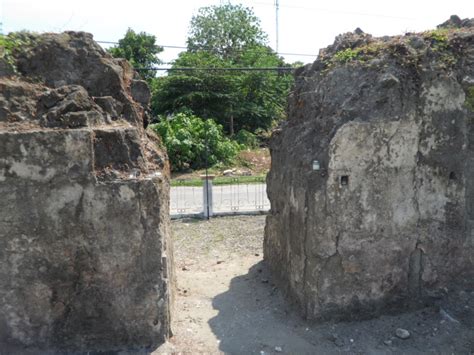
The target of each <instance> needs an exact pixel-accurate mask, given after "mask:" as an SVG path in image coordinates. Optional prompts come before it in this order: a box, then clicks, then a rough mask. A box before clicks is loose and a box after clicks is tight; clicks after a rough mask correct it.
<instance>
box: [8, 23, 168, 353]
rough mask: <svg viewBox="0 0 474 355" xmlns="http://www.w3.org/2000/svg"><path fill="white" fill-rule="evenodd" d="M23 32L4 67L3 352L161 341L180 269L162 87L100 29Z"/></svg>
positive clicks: (139, 346) (118, 347)
mask: <svg viewBox="0 0 474 355" xmlns="http://www.w3.org/2000/svg"><path fill="white" fill-rule="evenodd" d="M23 36H24V39H25V42H24V43H26V44H25V45H24V46H22V47H21V48H18V49H16V50H15V51H14V52H13V56H14V59H15V66H16V71H15V72H13V71H10V72H6V71H4V72H2V75H1V76H0V89H1V90H0V196H1V198H0V353H2V354H22V353H42V354H43V353H51V354H58V353H68V354H69V353H85V352H101V351H109V352H110V351H112V352H113V351H131V352H139V351H141V352H147V351H148V352H150V351H152V350H153V349H155V348H156V347H157V346H158V345H159V344H161V343H162V342H163V341H165V339H166V338H167V337H168V335H169V332H170V309H171V292H172V279H173V274H172V260H171V256H172V250H171V244H170V241H169V240H168V237H169V236H168V234H169V233H168V230H169V168H168V163H167V158H166V155H165V153H164V152H163V151H161V150H159V149H158V146H157V143H159V141H158V138H156V137H155V136H153V135H152V134H150V133H149V132H147V131H146V130H145V129H144V126H145V125H146V117H147V110H148V101H149V91H148V88H147V87H146V85H144V84H143V82H141V81H137V80H135V74H134V72H133V70H132V68H131V67H130V65H129V64H128V63H127V62H126V61H122V60H116V59H113V58H112V57H110V56H109V55H108V54H106V53H105V52H104V51H103V50H102V49H101V48H100V46H98V45H97V44H96V43H95V42H94V41H93V39H92V36H91V35H89V34H86V33H75V32H66V33H62V34H43V35H29V34H24V35H23ZM132 87H133V89H132Z"/></svg>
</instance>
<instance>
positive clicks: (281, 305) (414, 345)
mask: <svg viewBox="0 0 474 355" xmlns="http://www.w3.org/2000/svg"><path fill="white" fill-rule="evenodd" d="M473 296H474V293H472V294H470V295H469V297H468V298H467V299H465V300H462V299H459V297H456V298H455V302H456V305H455V306H453V305H452V302H450V303H451V306H450V303H446V304H445V305H444V307H451V308H450V309H451V310H453V312H454V313H451V314H455V315H456V317H458V318H459V319H460V322H458V321H452V320H450V319H447V318H446V317H444V316H443V313H442V312H440V308H439V306H437V307H430V308H425V309H421V310H418V311H416V312H409V313H404V314H401V315H397V316H382V317H379V318H376V319H372V320H367V321H360V322H341V323H332V322H326V323H311V322H308V321H305V320H303V319H302V318H301V317H299V316H298V312H297V310H296V309H294V307H291V306H289V304H288V302H286V301H285V300H284V299H283V297H282V295H281V294H280V292H279V290H278V289H277V288H276V287H275V286H274V285H273V284H272V281H271V279H270V277H269V272H268V270H267V268H266V266H265V263H264V262H259V263H258V264H255V265H254V266H252V267H251V268H250V269H249V270H248V273H247V274H245V275H241V276H237V277H234V278H233V279H232V280H231V282H230V286H229V289H228V291H226V292H224V293H221V294H219V295H217V296H216V297H215V298H214V299H213V302H212V306H213V308H214V309H216V310H218V312H219V313H218V315H217V316H215V317H214V318H212V319H210V320H209V325H210V327H211V329H212V332H213V333H214V334H215V335H216V337H217V338H218V339H219V341H220V343H219V350H220V351H222V352H224V353H226V354H259V355H263V354H340V353H352V354H359V353H361V354H400V353H403V354H426V353H430V354H446V353H456V354H474V329H473V327H472V319H471V317H470V316H469V317H468V318H469V319H463V316H462V309H464V310H469V311H470V310H471V308H472V309H474V297H473ZM453 307H454V308H453ZM454 309H456V310H454ZM451 310H449V312H451ZM397 328H404V329H407V330H409V331H410V333H411V336H410V338H409V339H406V340H402V339H399V338H397V337H396V336H395V330H396V329H397Z"/></svg>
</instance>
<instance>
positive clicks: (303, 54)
mask: <svg viewBox="0 0 474 355" xmlns="http://www.w3.org/2000/svg"><path fill="white" fill-rule="evenodd" d="M96 42H97V43H102V44H113V45H117V44H119V43H118V42H112V41H96ZM157 46H159V47H163V48H173V49H188V47H185V46H174V45H164V44H157ZM201 50H202V51H204V52H211V51H213V49H211V48H204V49H201ZM235 51H236V52H242V50H235ZM277 54H280V55H291V56H302V57H317V56H318V55H317V54H309V53H283V52H279V53H277Z"/></svg>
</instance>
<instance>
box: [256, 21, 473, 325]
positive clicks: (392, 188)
mask: <svg viewBox="0 0 474 355" xmlns="http://www.w3.org/2000/svg"><path fill="white" fill-rule="evenodd" d="M453 19H454V20H456V19H457V17H452V19H451V22H450V21H448V22H447V23H445V24H443V25H442V26H441V27H440V28H439V29H437V30H434V31H427V32H424V33H420V34H410V33H408V34H406V35H403V36H396V37H383V38H373V37H372V36H370V35H368V34H365V33H363V32H362V31H361V30H357V31H356V32H354V33H346V34H344V35H341V36H338V37H337V38H336V41H335V43H334V44H333V45H332V46H329V47H328V48H326V49H323V50H322V51H321V52H320V56H319V58H318V60H316V61H315V62H314V63H313V64H312V65H307V66H306V67H304V68H302V69H300V70H299V71H298V72H297V73H296V84H295V87H294V90H293V92H292V94H291V96H290V100H289V108H288V113H289V119H288V121H287V122H285V123H284V124H283V125H282V126H281V127H280V129H279V130H278V131H277V132H275V133H274V135H273V137H272V141H271V155H272V167H271V171H270V174H269V176H268V178H267V184H268V188H267V189H268V194H269V198H270V202H271V213H270V215H269V216H268V218H267V225H266V233H265V243H264V251H265V260H266V261H267V262H268V264H269V266H270V268H271V270H272V272H273V274H274V276H275V278H276V279H277V280H278V283H279V285H280V286H281V287H282V288H283V289H284V291H285V293H286V294H287V295H288V297H289V299H291V300H293V301H295V302H296V303H297V304H298V305H299V306H300V308H301V311H302V313H303V314H304V315H305V316H306V317H308V318H312V319H321V318H322V319H328V318H333V319H343V318H344V319H347V318H349V319H353V318H367V317H371V316H374V315H377V314H380V313H381V312H386V311H391V310H396V309H400V308H405V307H406V306H419V305H420V304H424V303H432V302H433V300H434V299H436V298H438V297H442V296H443V295H445V294H446V292H448V291H451V290H452V289H453V288H459V289H463V288H464V289H468V290H469V289H471V290H472V289H473V288H474V179H473V178H472V177H473V174H474V125H473V122H474V27H472V26H470V25H471V24H472V21H468V20H465V21H461V20H460V21H461V22H459V24H457V25H456V24H455V22H453V21H452V20H453ZM456 23H457V22H456ZM314 161H318V163H317V164H316V163H314ZM318 164H319V169H318V167H317V165H318ZM313 165H314V167H315V169H313Z"/></svg>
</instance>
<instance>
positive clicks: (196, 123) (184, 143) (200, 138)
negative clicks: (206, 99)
mask: <svg viewBox="0 0 474 355" xmlns="http://www.w3.org/2000/svg"><path fill="white" fill-rule="evenodd" d="M151 128H152V129H153V130H154V131H155V132H156V133H158V134H159V135H160V136H161V137H162V139H163V143H164V145H165V146H166V149H167V150H168V156H169V158H170V161H171V167H172V169H173V170H175V171H179V170H183V169H186V168H192V169H199V168H204V167H206V154H207V162H208V165H209V166H213V165H215V164H218V163H223V164H226V163H230V162H231V161H232V160H233V159H234V158H235V156H236V155H237V153H238V152H239V150H240V146H239V144H238V143H236V142H234V141H231V140H230V139H228V138H226V137H225V136H224V132H223V129H222V126H221V125H219V124H217V123H216V122H215V121H213V120H212V119H207V120H205V119H202V118H200V117H197V116H194V115H191V114H189V113H178V114H176V115H174V116H171V117H170V118H164V117H162V118H161V121H160V122H158V123H156V124H153V125H151ZM206 142H207V148H206Z"/></svg>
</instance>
